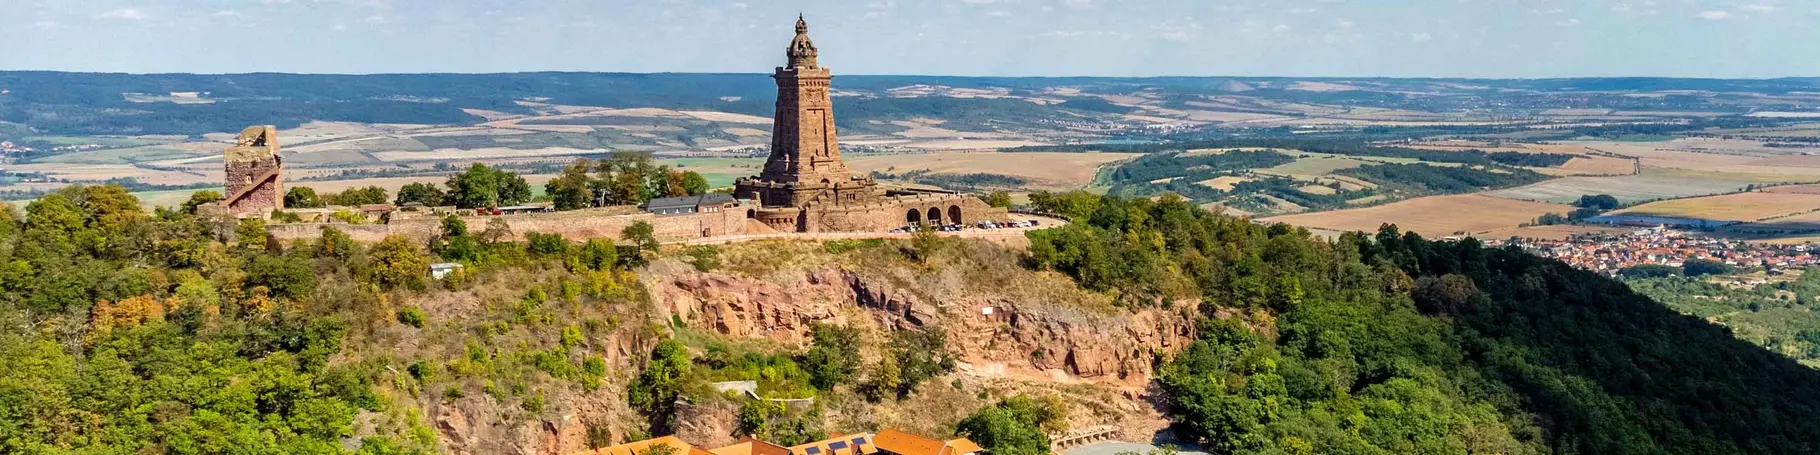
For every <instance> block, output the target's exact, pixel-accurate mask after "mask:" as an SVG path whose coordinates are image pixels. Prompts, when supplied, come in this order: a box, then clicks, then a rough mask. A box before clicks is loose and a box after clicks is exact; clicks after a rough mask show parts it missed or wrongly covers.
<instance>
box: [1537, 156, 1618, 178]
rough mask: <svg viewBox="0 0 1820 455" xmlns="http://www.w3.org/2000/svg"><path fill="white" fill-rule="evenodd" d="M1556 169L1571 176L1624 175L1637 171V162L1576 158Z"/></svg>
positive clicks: (1606, 157)
mask: <svg viewBox="0 0 1820 455" xmlns="http://www.w3.org/2000/svg"><path fill="white" fill-rule="evenodd" d="M1556 169H1559V170H1562V171H1566V172H1569V173H1572V174H1570V175H1623V174H1629V173H1631V172H1635V171H1636V170H1637V169H1636V163H1635V162H1633V161H1631V160H1627V159H1623V158H1612V157H1609V156H1576V157H1574V158H1573V159H1571V160H1567V163H1566V164H1562V165H1561V167H1559V168H1556Z"/></svg>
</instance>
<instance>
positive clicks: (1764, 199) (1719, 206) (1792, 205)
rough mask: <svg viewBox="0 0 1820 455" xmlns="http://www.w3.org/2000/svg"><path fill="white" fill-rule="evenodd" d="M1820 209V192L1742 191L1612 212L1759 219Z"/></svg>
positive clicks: (1706, 218) (1711, 218)
mask: <svg viewBox="0 0 1820 455" xmlns="http://www.w3.org/2000/svg"><path fill="white" fill-rule="evenodd" d="M1815 210H1820V194H1796V193H1738V194H1727V195H1721V196H1707V197H1696V198H1687V199H1676V200H1671V201H1661V202H1651V203H1648V204H1643V205H1639V206H1636V207H1631V208H1629V209H1624V210H1619V211H1617V212H1612V213H1613V214H1624V215H1649V216H1666V217H1676V218H1698V219H1704V220H1729V221H1756V220H1762V219H1765V218H1775V217H1782V216H1788V215H1793V214H1799V213H1807V212H1812V211H1815Z"/></svg>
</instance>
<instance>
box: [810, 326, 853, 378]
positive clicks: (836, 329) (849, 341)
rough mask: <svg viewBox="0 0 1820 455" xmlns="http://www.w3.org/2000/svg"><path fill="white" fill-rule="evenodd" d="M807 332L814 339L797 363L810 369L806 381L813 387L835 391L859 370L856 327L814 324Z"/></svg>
mask: <svg viewBox="0 0 1820 455" xmlns="http://www.w3.org/2000/svg"><path fill="white" fill-rule="evenodd" d="M809 334H810V336H811V337H813V341H811V342H810V343H809V350H808V351H807V352H805V353H803V356H802V360H800V361H798V362H797V363H799V364H801V365H802V367H803V369H804V370H807V371H808V372H809V383H810V384H811V385H814V386H815V388H817V389H821V390H824V391H827V390H834V386H837V385H841V384H845V383H847V381H848V380H850V379H851V378H852V377H853V374H854V373H856V372H858V371H859V360H860V356H859V344H860V339H859V330H857V329H853V328H850V327H842V326H837V325H830V324H822V323H817V324H815V326H814V327H812V328H811V329H810V331H809Z"/></svg>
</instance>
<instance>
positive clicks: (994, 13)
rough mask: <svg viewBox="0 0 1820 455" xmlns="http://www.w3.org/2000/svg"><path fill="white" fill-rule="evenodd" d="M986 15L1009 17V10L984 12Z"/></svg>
mask: <svg viewBox="0 0 1820 455" xmlns="http://www.w3.org/2000/svg"><path fill="white" fill-rule="evenodd" d="M986 17H1011V12H1010V11H993V12H990V13H986Z"/></svg>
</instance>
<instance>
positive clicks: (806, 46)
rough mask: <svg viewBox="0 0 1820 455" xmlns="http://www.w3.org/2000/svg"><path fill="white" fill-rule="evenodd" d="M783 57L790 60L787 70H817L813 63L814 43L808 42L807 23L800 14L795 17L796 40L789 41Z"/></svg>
mask: <svg viewBox="0 0 1820 455" xmlns="http://www.w3.org/2000/svg"><path fill="white" fill-rule="evenodd" d="M784 55H786V56H788V57H789V59H790V66H788V67H787V68H808V69H813V68H819V66H817V65H816V63H815V55H816V51H815V42H814V41H810V40H809V22H808V21H805V20H803V16H802V15H801V14H798V15H796V39H793V40H790V48H789V49H786V50H785V52H784Z"/></svg>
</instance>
